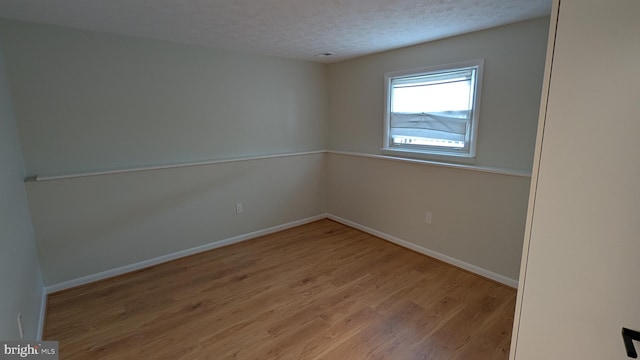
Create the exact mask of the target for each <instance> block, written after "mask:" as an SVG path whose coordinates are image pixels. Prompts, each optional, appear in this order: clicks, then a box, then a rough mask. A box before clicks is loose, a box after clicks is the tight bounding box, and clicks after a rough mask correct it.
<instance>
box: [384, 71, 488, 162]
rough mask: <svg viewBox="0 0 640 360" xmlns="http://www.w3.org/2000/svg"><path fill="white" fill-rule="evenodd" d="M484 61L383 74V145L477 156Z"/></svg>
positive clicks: (398, 149)
mask: <svg viewBox="0 0 640 360" xmlns="http://www.w3.org/2000/svg"><path fill="white" fill-rule="evenodd" d="M483 63H484V61H483V60H473V61H469V62H465V63H457V64H452V65H445V66H437V67H430V68H423V69H417V70H411V71H402V72H395V73H387V74H385V83H386V91H387V104H386V111H385V129H384V130H385V131H384V133H385V134H384V148H383V150H387V151H394V152H402V153H410V154H432V155H444V156H456V157H467V158H472V157H474V156H475V150H476V132H477V131H476V130H477V128H478V113H479V111H478V105H479V104H480V84H481V80H482V66H483Z"/></svg>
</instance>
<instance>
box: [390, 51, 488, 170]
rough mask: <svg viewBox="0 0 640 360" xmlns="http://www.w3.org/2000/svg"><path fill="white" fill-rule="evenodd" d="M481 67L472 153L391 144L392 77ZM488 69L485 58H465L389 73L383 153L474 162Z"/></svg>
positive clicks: (472, 130) (471, 136) (476, 92)
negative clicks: (465, 59) (486, 68)
mask: <svg viewBox="0 0 640 360" xmlns="http://www.w3.org/2000/svg"><path fill="white" fill-rule="evenodd" d="M474 66H477V67H478V71H477V73H476V83H475V89H474V95H475V102H474V111H473V117H472V119H471V127H470V129H469V139H470V140H469V152H468V153H466V152H465V153H462V152H461V153H455V151H437V150H423V149H409V148H401V147H397V146H390V144H389V137H390V134H389V132H390V123H391V119H390V114H391V109H390V107H391V80H392V79H394V78H397V77H403V76H419V75H424V74H428V73H433V72H439V71H447V70H455V69H460V68H466V67H474ZM483 69H484V59H475V60H469V61H462V62H457V63H452V64H444V65H436V66H428V67H422V68H417V69H410V70H401V71H393V72H387V73H385V74H384V91H385V108H384V129H383V136H384V138H383V144H382V149H380V150H381V151H382V152H383V153H387V154H389V155H393V156H407V157H417V158H423V159H437V160H444V161H447V160H451V161H456V162H464V163H472V162H474V161H475V157H476V145H477V134H478V122H479V118H480V104H481V95H482V74H483Z"/></svg>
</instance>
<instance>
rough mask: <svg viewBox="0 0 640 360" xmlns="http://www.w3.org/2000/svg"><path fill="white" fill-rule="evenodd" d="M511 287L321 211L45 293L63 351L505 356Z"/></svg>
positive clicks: (105, 355)
mask: <svg viewBox="0 0 640 360" xmlns="http://www.w3.org/2000/svg"><path fill="white" fill-rule="evenodd" d="M514 307H515V290H514V289H511V288H509V287H506V286H504V285H501V284H497V283H495V282H493V281H491V280H487V279H485V278H482V277H479V276H477V275H475V274H472V273H469V272H466V271H464V270H461V269H458V268H456V267H453V266H451V265H448V264H445V263H442V262H440V261H437V260H434V259H432V258H429V257H427V256H424V255H421V254H418V253H415V252H412V251H410V250H407V249H404V248H401V247H399V246H396V245H394V244H391V243H389V242H386V241H384V240H381V239H379V238H376V237H374V236H371V235H369V234H366V233H363V232H361V231H358V230H355V229H353V228H349V227H347V226H344V225H342V224H339V223H336V222H333V221H330V220H320V221H317V222H314V223H311V224H307V225H303V226H299V227H296V228H293V229H289V230H285V231H282V232H279V233H276V234H271V235H267V236H262V237H259V238H256V239H253V240H250V241H246V242H243V243H240V244H235V245H231V246H227V247H223V248H220V249H215V250H212V251H208V252H205V253H200V254H197V255H193V256H189V257H186V258H182V259H178V260H175V261H171V262H168V263H165V264H161V265H157V266H154V267H151V268H147V269H143V270H139V271H135V272H132V273H129V274H126V275H122V276H118V277H115V278H111V279H107V280H104V281H100V282H97V283H93V284H88V285H85V286H81V287H77V288H74V289H69V290H65V291H62V292H58V293H55V294H51V295H49V299H48V305H47V319H46V327H45V339H48V340H58V341H60V357H61V359H236V360H237V359H252V360H253V359H262V360H269V359H291V360H294V359H295V360H307V359H308V360H334V359H349V360H357V359H363V360H364V359H367V360H369V359H403V360H404V359H447V360H450V359H497V360H499V359H507V358H508V352H509V351H508V350H509V341H510V335H511V325H512V323H513V312H514Z"/></svg>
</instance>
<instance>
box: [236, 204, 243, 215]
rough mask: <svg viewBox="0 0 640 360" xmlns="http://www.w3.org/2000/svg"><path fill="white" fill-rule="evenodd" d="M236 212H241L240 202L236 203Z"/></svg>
mask: <svg viewBox="0 0 640 360" xmlns="http://www.w3.org/2000/svg"><path fill="white" fill-rule="evenodd" d="M236 214H242V203H237V204H236Z"/></svg>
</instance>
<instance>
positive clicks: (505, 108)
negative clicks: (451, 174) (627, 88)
mask: <svg viewBox="0 0 640 360" xmlns="http://www.w3.org/2000/svg"><path fill="white" fill-rule="evenodd" d="M548 28H549V19H548V17H544V18H539V19H534V20H530V21H525V22H521V23H516V24H512V25H507V26H502V27H498V28H494V29H489V30H485V31H480V32H475V33H471V34H467V35H461V36H457V37H453V38H448V39H444V40H440V41H434V42H430V43H426V44H422V45H417V46H413V47H408V48H403V49H399V50H393V51H388V52H384V53H380V54H375V55H371V56H365V57H361V58H357V59H354V60H348V61H343V62H339V63H335V64H330V65H329V67H328V78H329V83H330V86H329V103H330V106H329V148H330V149H332V150H344V151H355V152H362V153H369V154H381V151H380V148H381V147H382V130H383V128H382V121H383V112H384V74H385V73H386V72H391V71H399V70H408V69H415V68H420V67H425V66H434V65H443V64H452V63H456V62H461V61H466V60H472V59H481V58H484V59H485V64H484V74H483V83H482V102H481V104H480V121H479V125H478V145H477V157H476V161H475V164H476V165H479V166H492V167H502V168H508V169H516V170H526V171H531V166H532V163H533V149H534V145H535V138H536V131H537V124H538V110H539V105H540V93H541V91H542V75H543V71H544V56H545V53H546V45H547V33H548Z"/></svg>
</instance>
